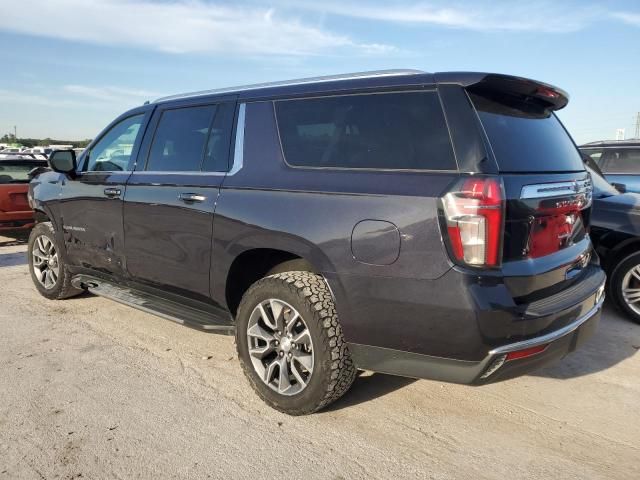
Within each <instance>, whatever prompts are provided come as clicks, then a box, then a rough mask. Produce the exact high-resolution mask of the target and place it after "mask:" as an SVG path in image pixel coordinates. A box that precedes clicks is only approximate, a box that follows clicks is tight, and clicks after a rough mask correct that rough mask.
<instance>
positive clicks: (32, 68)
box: [0, 0, 640, 143]
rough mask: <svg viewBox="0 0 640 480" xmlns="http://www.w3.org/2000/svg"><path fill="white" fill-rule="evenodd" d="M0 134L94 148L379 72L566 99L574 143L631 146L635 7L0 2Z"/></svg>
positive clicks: (638, 10)
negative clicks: (406, 71)
mask: <svg viewBox="0 0 640 480" xmlns="http://www.w3.org/2000/svg"><path fill="white" fill-rule="evenodd" d="M0 5H1V6H2V8H1V11H2V21H1V22H0V46H1V47H2V48H0V64H1V65H2V66H3V68H2V74H1V75H0V134H4V133H7V132H10V131H13V125H17V127H18V136H19V137H22V136H24V137H26V136H34V137H46V136H49V137H52V138H60V139H79V138H91V137H93V136H95V135H96V134H97V133H98V132H99V131H100V130H101V129H102V128H103V127H104V126H105V125H106V124H107V123H108V122H109V121H110V120H111V119H113V117H115V116H116V115H118V114H119V113H121V112H122V111H124V110H126V109H127V108H130V107H133V106H135V105H139V104H141V103H142V102H143V101H145V100H147V99H153V98H156V97H158V96H162V95H164V94H171V93H178V92H185V91H192V90H202V89H207V88H215V87H222V86H230V85H240V84H246V83H257V82H263V81H271V80H282V79H290V78H298V77H306V76H315V75H327V74H333V73H345V72H353V71H363V70H376V69H387V68H417V69H421V70H426V71H432V72H435V71H446V70H476V71H491V72H500V73H509V74H514V75H520V76H526V77H531V78H535V79H538V80H543V81H545V82H548V83H552V84H554V85H557V86H559V87H561V88H563V89H565V90H567V91H568V92H569V93H570V96H571V101H570V103H569V106H568V107H567V108H566V109H565V110H563V111H561V112H560V117H561V119H562V120H563V121H564V122H565V124H566V125H567V127H568V129H569V131H570V132H571V133H572V135H573V136H574V138H575V140H576V141H577V142H578V143H582V142H586V141H591V140H599V139H603V138H612V137H614V135H615V130H616V129H617V128H625V130H626V136H627V138H629V137H631V136H633V133H634V121H635V120H634V117H635V115H636V112H638V111H640V3H639V2H638V1H637V0H635V1H616V2H613V1H612V2H599V3H596V2H589V1H586V0H585V1H556V2H553V1H547V0H528V1H518V0H512V1H504V2H503V1H491V2H483V1H456V0H452V1H446V2H445V1H420V0H386V1H382V0H372V1H356V0H323V1H307V0H274V1H271V2H257V1H250V0H246V1H236V2H223V1H213V0H208V1H205V0H161V1H160V0H158V1H152V0H127V1H125V0H56V1H55V2H54V1H50V0H20V1H14V0H0Z"/></svg>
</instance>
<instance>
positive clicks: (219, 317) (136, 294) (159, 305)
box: [71, 275, 235, 335]
mask: <svg viewBox="0 0 640 480" xmlns="http://www.w3.org/2000/svg"><path fill="white" fill-rule="evenodd" d="M71 284H72V285H73V286H74V287H76V288H83V289H86V290H88V291H90V292H91V293H93V294H95V295H99V296H101V297H105V298H108V299H110V300H114V301H116V302H118V303H122V304H124V305H128V306H130V307H133V308H137V309H138V310H142V311H143V312H147V313H151V314H153V315H157V316H159V317H162V318H166V319H167V320H171V321H173V322H176V323H179V324H181V325H184V326H185V327H190V328H195V329H196V330H201V331H203V332H208V333H218V334H222V335H234V333H235V325H234V324H233V322H232V320H231V317H230V316H229V314H228V313H226V312H224V311H222V310H221V309H215V310H219V312H215V311H213V309H214V307H211V310H209V309H207V310H203V309H199V308H194V307H191V306H188V305H184V304H182V303H178V302H176V301H173V300H170V299H167V298H166V297H161V296H159V295H154V294H152V293H149V292H143V291H141V290H136V289H134V288H130V287H124V286H119V285H116V284H114V283H111V282H108V281H105V280H103V279H101V278H97V277H93V276H90V275H77V276H75V277H74V278H73V279H72V280H71ZM225 314H226V315H225Z"/></svg>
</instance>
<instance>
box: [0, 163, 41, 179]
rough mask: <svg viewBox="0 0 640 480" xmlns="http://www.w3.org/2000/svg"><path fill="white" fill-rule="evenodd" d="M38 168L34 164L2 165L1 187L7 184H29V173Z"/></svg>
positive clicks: (0, 165) (0, 167) (0, 166)
mask: <svg viewBox="0 0 640 480" xmlns="http://www.w3.org/2000/svg"><path fill="white" fill-rule="evenodd" d="M36 166H37V165H34V164H32V163H18V162H16V163H13V162H2V163H0V185H2V184H6V183H29V172H30V171H31V170H33V168H34V167H36Z"/></svg>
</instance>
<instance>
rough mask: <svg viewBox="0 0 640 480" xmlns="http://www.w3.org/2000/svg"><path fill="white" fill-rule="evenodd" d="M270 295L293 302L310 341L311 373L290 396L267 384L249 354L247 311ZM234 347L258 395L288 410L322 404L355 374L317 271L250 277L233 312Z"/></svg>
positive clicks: (340, 392)
mask: <svg viewBox="0 0 640 480" xmlns="http://www.w3.org/2000/svg"><path fill="white" fill-rule="evenodd" d="M269 298H277V299H280V300H282V301H285V302H287V303H288V304H289V305H291V306H292V307H294V308H295V309H296V310H297V311H298V312H299V313H300V314H301V315H302V317H303V319H304V321H305V323H306V325H307V327H308V329H309V332H310V334H311V338H312V341H313V354H314V369H313V374H312V376H311V379H310V381H309V383H308V384H307V386H306V388H304V390H302V391H301V392H299V393H297V394H295V395H293V396H285V395H282V394H279V393H278V392H276V391H274V390H272V389H271V388H269V386H267V385H266V384H265V383H264V382H263V381H262V379H261V378H260V377H259V376H258V373H257V372H256V371H255V369H254V367H253V365H252V363H251V359H250V357H249V346H248V339H247V326H248V322H249V318H250V315H251V312H252V311H253V310H254V308H255V307H256V306H257V305H258V304H259V303H260V302H263V301H265V300H266V299H269ZM236 347H237V350H238V357H239V358H240V363H241V365H242V369H243V370H244V373H245V375H246V377H247V379H248V380H249V383H250V385H251V387H252V388H253V389H254V390H255V392H256V393H257V394H258V396H259V397H260V398H261V399H262V400H264V401H265V402H266V403H267V404H268V405H270V406H271V407H273V408H275V409H276V410H279V411H281V412H283V413H286V414H289V415H306V414H310V413H313V412H316V411H318V410H320V409H322V408H324V407H326V406H327V405H329V404H330V403H332V402H334V401H336V400H337V399H339V398H340V397H341V396H342V395H344V393H345V392H346V391H347V390H349V387H351V384H352V383H353V381H354V379H355V377H356V368H355V366H354V364H353V362H352V360H351V355H350V354H349V349H348V348H347V344H346V342H345V340H344V337H343V334H342V327H341V326H340V323H339V322H338V315H337V313H336V308H335V304H334V301H333V298H332V295H331V291H330V290H329V288H328V286H327V284H326V282H325V280H324V278H323V277H321V276H320V275H317V274H315V273H310V272H302V271H295V272H283V273H277V274H275V275H270V276H268V277H265V278H263V279H261V280H259V281H257V282H256V283H254V284H253V285H252V286H251V287H250V288H249V289H248V290H247V292H246V293H245V294H244V296H243V297H242V301H241V303H240V307H239V309H238V313H237V315H236Z"/></svg>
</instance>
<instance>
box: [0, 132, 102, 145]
mask: <svg viewBox="0 0 640 480" xmlns="http://www.w3.org/2000/svg"><path fill="white" fill-rule="evenodd" d="M0 143H16V144H18V145H22V146H24V147H29V148H31V147H45V146H47V145H73V146H74V148H85V147H86V146H87V145H89V143H91V139H90V138H88V139H85V140H57V139H54V138H49V137H47V138H20V137H18V138H16V137H14V136H13V135H12V134H10V133H8V134H6V135H4V136H2V137H0Z"/></svg>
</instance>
